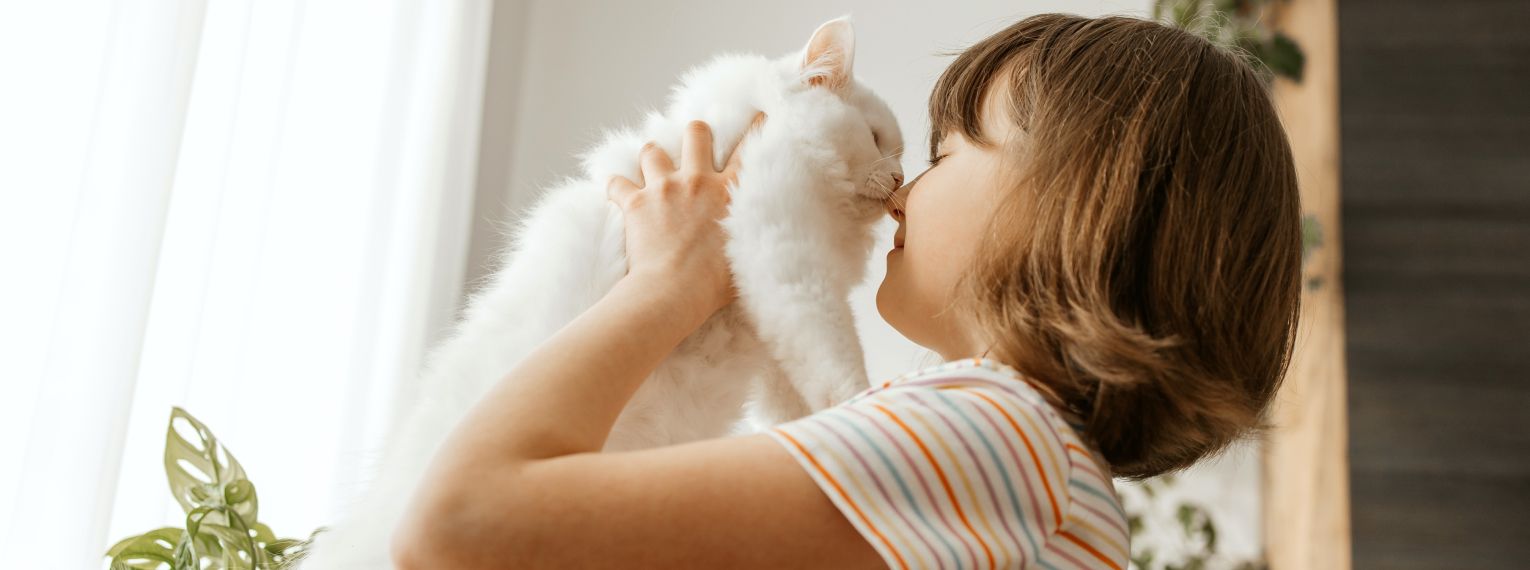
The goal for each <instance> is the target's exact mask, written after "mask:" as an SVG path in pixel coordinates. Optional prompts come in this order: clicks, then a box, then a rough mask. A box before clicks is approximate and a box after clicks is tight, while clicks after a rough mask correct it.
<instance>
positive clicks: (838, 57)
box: [802, 16, 855, 90]
mask: <svg viewBox="0 0 1530 570" xmlns="http://www.w3.org/2000/svg"><path fill="white" fill-rule="evenodd" d="M854 62H855V30H854V29H852V28H851V27H850V17H849V16H842V17H839V18H836V19H833V20H829V21H828V22H824V24H823V25H821V26H818V30H817V31H814V32H813V37H812V39H810V40H808V43H807V47H805V48H803V50H802V76H803V80H804V81H806V82H807V84H808V85H812V86H814V87H827V88H829V89H834V90H843V89H844V88H846V87H849V86H850V78H851V64H853V63H854Z"/></svg>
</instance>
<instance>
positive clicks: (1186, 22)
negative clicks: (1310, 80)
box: [1153, 0, 1306, 82]
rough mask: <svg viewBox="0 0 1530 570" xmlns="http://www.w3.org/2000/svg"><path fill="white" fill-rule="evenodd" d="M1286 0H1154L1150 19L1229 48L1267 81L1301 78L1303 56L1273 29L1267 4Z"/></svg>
mask: <svg viewBox="0 0 1530 570" xmlns="http://www.w3.org/2000/svg"><path fill="white" fill-rule="evenodd" d="M1282 1H1286V0H1157V1H1156V2H1155V3H1154V4H1153V19H1155V20H1158V21H1160V22H1163V23H1165V24H1168V25H1171V26H1174V27H1177V28H1180V29H1182V30H1185V31H1188V32H1190V33H1193V34H1196V35H1198V36H1201V37H1203V38H1206V39H1208V40H1211V41H1212V42H1214V43H1216V44H1218V45H1221V46H1223V47H1226V48H1229V49H1231V50H1233V51H1234V52H1237V53H1238V54H1240V55H1242V56H1243V57H1244V58H1245V59H1248V60H1249V62H1250V63H1253V64H1255V66H1254V67H1255V68H1256V69H1260V70H1262V71H1264V72H1265V79H1266V81H1270V80H1273V79H1274V78H1275V77H1277V76H1278V77H1285V78H1288V79H1291V80H1293V81H1298V82H1299V81H1301V80H1302V69H1303V68H1304V67H1305V65H1306V57H1305V56H1304V55H1303V54H1302V50H1301V48H1300V47H1298V46H1297V45H1296V42H1294V41H1292V40H1291V38H1290V37H1289V36H1286V35H1285V34H1282V33H1280V32H1278V31H1275V30H1272V29H1270V27H1269V22H1268V18H1267V16H1268V12H1269V10H1268V8H1269V5H1270V4H1273V3H1275V2H1282Z"/></svg>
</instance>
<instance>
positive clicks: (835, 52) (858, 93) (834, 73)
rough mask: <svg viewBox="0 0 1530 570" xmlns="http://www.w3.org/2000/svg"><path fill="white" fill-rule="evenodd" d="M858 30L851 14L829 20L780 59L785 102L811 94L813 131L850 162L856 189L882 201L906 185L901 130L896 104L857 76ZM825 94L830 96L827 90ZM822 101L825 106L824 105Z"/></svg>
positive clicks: (789, 104)
mask: <svg viewBox="0 0 1530 570" xmlns="http://www.w3.org/2000/svg"><path fill="white" fill-rule="evenodd" d="M854 63H855V31H854V28H853V27H851V25H850V18H849V16H844V17H840V18H837V19H834V20H830V21H828V22H825V23H824V24H823V25H821V26H819V27H818V29H817V30H815V31H814V32H813V35H812V36H811V37H810V38H809V39H808V42H807V45H805V46H803V48H802V49H801V50H800V51H799V52H798V53H795V54H789V55H787V56H785V57H783V58H780V59H778V60H777V61H776V65H777V68H778V72H779V73H781V74H782V75H783V77H784V80H783V82H782V83H783V89H784V90H785V91H786V92H787V93H788V97H787V102H786V105H787V106H792V105H793V104H803V103H804V101H792V98H793V97H795V98H797V99H807V100H808V101H807V102H805V103H806V105H809V106H813V107H818V108H817V109H815V110H816V111H820V112H822V111H827V112H825V113H812V115H813V116H814V118H815V119H817V121H816V123H817V124H815V125H811V126H806V125H803V126H802V127H803V128H809V129H812V130H813V132H814V134H815V135H817V136H819V137H820V138H821V139H823V140H825V142H828V143H829V145H830V146H831V147H832V148H834V149H835V150H836V151H838V152H839V153H840V154H841V155H842V156H843V157H844V158H845V159H846V160H847V162H848V163H849V167H850V170H851V172H852V173H853V174H854V175H855V176H854V179H856V180H857V181H858V182H859V184H858V186H857V188H856V192H857V193H858V194H859V195H860V196H862V197H865V198H869V199H872V200H875V201H877V202H881V201H883V200H886V199H887V197H888V196H890V195H891V194H892V193H893V192H894V191H896V190H897V189H898V187H899V186H902V185H903V167H902V165H901V164H900V163H901V157H902V155H903V133H902V131H901V130H899V129H898V120H897V118H896V117H894V116H893V113H892V109H890V108H888V106H887V103H886V102H884V101H882V99H881V98H880V97H878V96H877V95H876V94H875V93H873V92H872V91H871V89H870V88H868V87H866V86H865V84H862V83H861V82H860V81H857V80H856V78H855V74H854V73H853V68H854ZM825 95H827V96H825ZM824 107H827V108H826V109H825V108H824Z"/></svg>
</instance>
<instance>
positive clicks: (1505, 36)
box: [1338, 0, 1530, 569]
mask: <svg viewBox="0 0 1530 570" xmlns="http://www.w3.org/2000/svg"><path fill="white" fill-rule="evenodd" d="M1338 16H1339V18H1338V20H1339V68H1340V69H1341V70H1342V71H1341V73H1340V105H1339V106H1340V109H1341V129H1340V132H1341V139H1342V154H1343V161H1342V169H1341V171H1342V187H1343V189H1344V191H1343V197H1342V201H1341V208H1342V215H1343V228H1342V235H1343V247H1344V258H1345V264H1344V269H1343V272H1344V283H1345V289H1344V295H1345V297H1346V317H1347V330H1346V334H1347V337H1348V343H1347V347H1348V350H1347V357H1348V364H1349V397H1348V402H1349V403H1348V409H1349V435H1350V442H1349V454H1350V465H1351V472H1350V480H1351V496H1352V523H1353V549H1354V565H1355V567H1357V568H1388V569H1394V568H1395V569H1409V568H1441V569H1444V568H1450V569H1456V568H1519V567H1523V566H1525V565H1526V564H1530V1H1525V0H1457V1H1453V2H1439V1H1436V0H1344V1H1342V2H1339V4H1338Z"/></svg>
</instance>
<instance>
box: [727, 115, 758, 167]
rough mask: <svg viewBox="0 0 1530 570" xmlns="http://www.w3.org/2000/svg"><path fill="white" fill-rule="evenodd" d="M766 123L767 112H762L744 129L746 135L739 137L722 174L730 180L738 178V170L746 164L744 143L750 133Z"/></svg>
mask: <svg viewBox="0 0 1530 570" xmlns="http://www.w3.org/2000/svg"><path fill="white" fill-rule="evenodd" d="M764 123H765V113H764V112H761V113H759V114H757V115H755V116H754V121H753V122H751V123H749V128H748V129H747V130H745V131H744V136H743V137H742V138H740V139H739V141H738V145H737V146H734V147H733V153H732V154H730V155H728V164H726V165H724V166H723V170H722V175H723V177H724V178H727V179H728V181H729V182H732V181H735V180H738V170H739V168H740V167H742V166H743V164H744V152H743V151H744V144H745V143H746V142H748V141H749V135H750V134H753V133H754V131H756V130H758V129H759V128H760V125H762V124H764Z"/></svg>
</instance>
